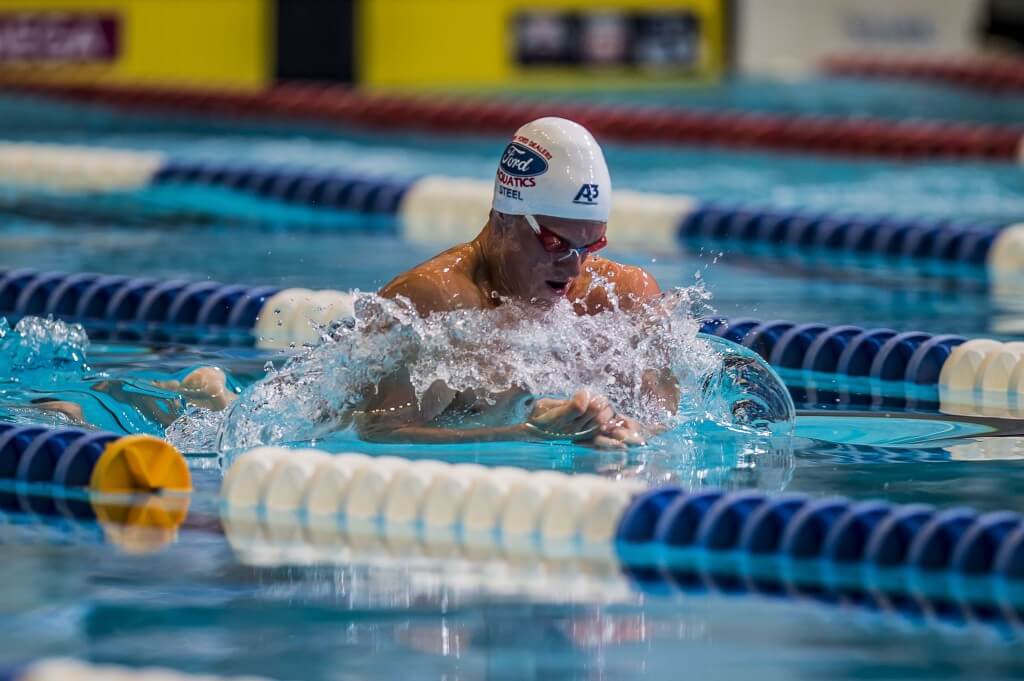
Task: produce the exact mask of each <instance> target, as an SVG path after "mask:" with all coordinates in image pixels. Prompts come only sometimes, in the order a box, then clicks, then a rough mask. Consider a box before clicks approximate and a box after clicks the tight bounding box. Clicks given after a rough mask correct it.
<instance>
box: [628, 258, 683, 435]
mask: <svg viewBox="0 0 1024 681" xmlns="http://www.w3.org/2000/svg"><path fill="white" fill-rule="evenodd" d="M627 273H628V276H627V277H625V282H624V283H625V288H626V295H624V296H622V300H621V303H620V304H621V306H622V309H623V310H625V311H626V312H633V311H639V310H641V309H643V308H645V307H646V306H649V305H652V304H656V303H657V301H658V300H659V299H660V298H661V287H660V286H658V281H657V280H656V279H655V278H654V277H653V276H652V275H651V274H650V273H649V272H648V271H647V270H645V269H643V268H640V267H630V268H628V272H627ZM640 394H641V395H642V396H643V397H644V399H647V400H654V401H656V402H657V404H658V405H659V406H660V407H661V408H662V409H664V410H665V411H666V412H667V413H669V414H675V413H676V412H677V411H679V398H680V393H679V381H677V380H676V377H675V375H674V374H673V373H672V372H671V371H670V370H669V369H668V368H662V369H648V370H647V371H645V372H644V376H643V382H642V383H641V385H640ZM651 428H652V429H656V427H654V426H651Z"/></svg>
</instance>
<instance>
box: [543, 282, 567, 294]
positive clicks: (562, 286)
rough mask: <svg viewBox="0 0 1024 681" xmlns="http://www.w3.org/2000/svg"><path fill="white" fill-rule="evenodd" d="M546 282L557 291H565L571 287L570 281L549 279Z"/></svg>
mask: <svg viewBox="0 0 1024 681" xmlns="http://www.w3.org/2000/svg"><path fill="white" fill-rule="evenodd" d="M544 283H546V284H547V285H548V286H549V287H551V290H552V291H554V292H555V293H565V292H566V290H568V288H569V282H567V281H551V280H550V279H549V280H548V281H546V282H544Z"/></svg>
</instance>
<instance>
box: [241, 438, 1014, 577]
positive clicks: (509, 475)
mask: <svg viewBox="0 0 1024 681" xmlns="http://www.w3.org/2000/svg"><path fill="white" fill-rule="evenodd" d="M221 499H222V503H223V513H224V514H225V515H226V516H228V517H233V518H242V519H252V518H257V517H261V516H262V517H265V518H268V519H269V520H270V522H271V523H273V522H274V520H275V519H277V520H278V521H279V522H280V523H281V524H282V525H283V526H286V527H289V528H292V529H291V530H288V531H287V532H291V533H294V531H295V528H302V527H304V526H318V527H320V528H321V529H323V528H328V532H331V531H333V529H334V528H336V527H337V526H338V524H339V522H342V523H346V524H350V523H360V522H362V523H366V522H369V523H375V524H376V526H377V528H379V530H380V531H381V532H383V533H384V534H386V535H387V534H391V533H399V534H401V533H405V534H408V533H409V532H410V531H413V532H417V531H419V532H422V531H424V530H425V531H427V534H428V535H429V534H430V531H431V530H433V531H446V532H451V533H452V534H451V535H446V536H448V540H449V541H462V542H466V543H470V544H471V543H474V542H480V543H481V544H482V545H484V546H488V545H490V546H498V547H506V546H508V547H515V548H516V550H518V551H520V552H521V551H523V550H525V551H527V552H531V551H532V552H538V551H543V550H544V549H543V547H545V546H547V545H552V546H556V547H558V549H557V550H559V551H565V550H570V551H576V552H580V553H591V554H596V555H602V554H604V553H605V552H606V551H605V549H604V547H614V549H615V551H616V553H617V555H618V556H619V558H621V559H622V560H623V562H625V563H632V562H634V557H633V556H632V555H631V553H632V552H633V551H634V550H636V549H637V548H650V547H659V548H660V549H670V550H680V549H699V550H703V551H709V552H712V553H723V552H739V553H742V554H747V555H750V556H775V557H785V558H787V559H795V560H804V559H806V560H815V561H826V562H829V563H832V564H836V565H852V564H866V565H870V566H873V567H875V568H912V569H915V570H919V571H922V572H925V573H936V572H944V571H946V572H954V573H958V574H961V575H965V576H1000V577H1003V578H1007V579H1012V580H1021V579H1024V516H1021V515H1020V514H1018V513H1013V512H1009V511H1000V512H992V513H979V512H976V511H973V510H970V509H963V508H957V509H937V508H933V507H931V506H926V505H922V504H910V505H906V504H891V503H888V502H882V501H853V500H850V499H844V498H824V499H822V498H814V497H811V496H808V495H802V494H786V495H775V496H770V495H767V494H764V493H761V492H754V491H742V492H726V491H721V490H710V491H701V492H695V493H688V492H686V491H684V490H683V489H682V488H680V487H676V486H668V487H658V488H654V489H649V490H647V491H643V492H640V491H638V487H637V486H634V485H627V484H623V483H622V482H621V481H614V480H608V479H604V478H600V477H598V476H591V475H566V474H562V473H555V472H552V471H542V472H528V471H524V470H519V469H514V468H486V467H483V466H479V465H475V464H462V465H450V464H446V463H443V462H439V461H415V462H414V461H409V460H406V459H401V458H397V457H376V458H373V457H367V456H364V455H358V454H342V455H331V454H327V453H325V452H321V451H318V450H308V449H307V450H288V449H284V448H278V447H261V448H258V449H255V450H251V451H249V452H246V453H244V454H242V455H241V456H239V457H238V458H237V459H236V460H235V461H234V462H233V463H232V465H231V467H230V468H229V469H228V471H227V474H226V475H225V477H224V481H223V485H222V487H221ZM328 550H330V549H328ZM670 559H671V554H670V553H668V554H658V556H656V561H662V562H664V563H665V567H666V568H669V567H671V566H670V564H669V562H666V561H670Z"/></svg>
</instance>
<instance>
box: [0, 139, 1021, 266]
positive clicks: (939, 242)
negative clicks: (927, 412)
mask: <svg viewBox="0 0 1024 681" xmlns="http://www.w3.org/2000/svg"><path fill="white" fill-rule="evenodd" d="M0 183H6V184H12V185H22V186H31V187H48V188H51V189H55V190H59V191H65V192H93V193H95V192H125V191H131V190H135V189H139V188H142V187H148V186H157V185H166V184H188V185H202V186H215V187H224V188H227V189H231V190H233V191H239V192H245V193H250V194H256V195H260V196H263V197H266V198H268V199H272V200H277V201H281V202H286V203H293V204H302V205H305V206H310V207H319V208H324V209H328V210H342V211H349V212H357V213H365V214H372V215H393V216H396V217H397V220H396V221H395V222H394V223H393V229H394V234H396V235H397V236H400V237H403V238H405V239H409V240H412V241H418V242H423V243H429V244H431V245H438V246H448V245H451V244H453V243H457V242H459V241H465V240H468V239H470V238H472V237H473V236H474V235H475V234H476V232H477V231H478V230H479V228H480V227H481V225H483V223H484V222H485V220H486V219H487V213H488V210H489V209H490V202H491V192H492V184H491V182H490V181H486V180H474V179H462V178H453V177H444V176H437V175H431V176H426V177H419V178H406V179H395V178H385V177H372V176H363V175H353V174H347V173H344V172H340V171H335V170H323V169H310V168H295V167H281V166H270V165H259V164H239V163H231V162H224V163H215V162H207V161H197V162H191V161H184V160H173V159H169V158H168V157H166V156H165V155H164V154H162V153H160V152H145V151H128V150H117V149H101V148H93V147H74V146H59V145H47V144H35V143H17V144H13V143H6V144H0ZM610 229H611V233H612V235H613V237H614V240H615V244H616V246H617V247H619V248H623V249H635V250H641V251H644V252H651V251H660V252H671V251H674V250H677V249H678V248H679V246H680V244H681V243H683V244H693V245H697V246H700V245H703V244H705V243H708V244H710V243H723V244H724V243H733V244H736V243H743V244H747V245H748V246H750V245H756V244H761V245H764V246H766V247H769V250H770V249H771V248H786V249H792V248H796V249H798V250H799V249H813V250H815V251H820V252H827V253H834V254H844V255H851V256H871V255H874V256H881V257H882V258H884V259H888V260H893V259H895V260H897V261H899V262H901V263H915V264H923V263H942V264H945V265H954V266H955V265H966V266H969V267H972V268H985V269H986V270H987V271H988V273H989V275H990V277H991V278H993V279H996V280H1003V279H1010V280H1011V281H1012V280H1015V279H1016V278H1017V277H1020V276H1021V275H1022V274H1024V225H1008V224H1004V223H993V222H984V221H966V220H964V221H956V220H947V219H937V218H932V219H925V218H922V219H913V218H894V217H883V216H878V217H865V216H858V215H841V214H833V213H828V212H821V211H806V210H790V209H765V208H758V207H751V206H744V205H737V204H732V205H727V204H720V203H715V202H704V201H699V200H697V199H695V198H693V197H688V196H679V195H667V194H653V193H643V192H634V191H629V190H618V191H616V193H615V202H614V204H613V209H612V216H611V220H610ZM748 250H749V249H748ZM925 271H928V269H927V268H925ZM947 274H948V272H947Z"/></svg>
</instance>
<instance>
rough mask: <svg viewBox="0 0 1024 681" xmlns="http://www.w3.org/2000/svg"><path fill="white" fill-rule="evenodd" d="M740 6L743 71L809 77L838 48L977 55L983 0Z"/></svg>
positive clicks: (747, 2)
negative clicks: (972, 53) (807, 75)
mask: <svg viewBox="0 0 1024 681" xmlns="http://www.w3.org/2000/svg"><path fill="white" fill-rule="evenodd" d="M734 7H735V11H736V12H737V21H736V25H737V30H736V55H737V62H738V66H739V67H740V69H741V70H742V71H744V72H746V73H754V74H772V75H792V76H801V75H806V74H808V73H811V72H813V71H814V70H815V69H816V68H817V67H818V66H819V65H820V63H821V61H822V60H823V59H824V58H826V57H829V56H832V55H835V54H855V53H871V54H877V53H879V52H888V53H895V54H900V55H907V54H918V55H921V54H929V53H930V54H941V55H947V56H948V55H956V54H965V53H970V52H971V51H973V50H975V49H977V48H978V30H977V29H978V26H979V24H980V20H981V13H982V10H983V0H814V2H808V1H807V0H771V1H770V2H766V1H765V0H736V3H735V5H734Z"/></svg>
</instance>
